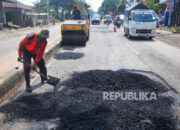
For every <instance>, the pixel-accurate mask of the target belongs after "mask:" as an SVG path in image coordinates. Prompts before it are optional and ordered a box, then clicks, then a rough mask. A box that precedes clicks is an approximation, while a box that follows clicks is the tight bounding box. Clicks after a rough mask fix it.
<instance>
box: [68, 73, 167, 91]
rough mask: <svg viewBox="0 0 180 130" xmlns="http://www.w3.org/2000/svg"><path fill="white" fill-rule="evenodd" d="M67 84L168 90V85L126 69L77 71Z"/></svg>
mask: <svg viewBox="0 0 180 130" xmlns="http://www.w3.org/2000/svg"><path fill="white" fill-rule="evenodd" d="M65 85H66V86H68V87H69V86H70V87H73V88H89V89H91V90H95V91H113V90H115V91H116V90H123V91H125V90H128V91H129V90H132V91H133V90H141V91H148V92H157V93H158V92H159V93H163V92H166V91H167V90H168V89H167V87H165V86H163V85H162V84H160V83H158V82H155V81H152V80H151V79H149V78H148V77H146V76H144V75H141V74H136V73H130V72H127V71H124V70H119V71H111V70H109V71H101V70H95V71H88V72H82V73H78V72H77V73H74V74H73V75H72V78H71V79H70V80H69V81H66V82H65Z"/></svg>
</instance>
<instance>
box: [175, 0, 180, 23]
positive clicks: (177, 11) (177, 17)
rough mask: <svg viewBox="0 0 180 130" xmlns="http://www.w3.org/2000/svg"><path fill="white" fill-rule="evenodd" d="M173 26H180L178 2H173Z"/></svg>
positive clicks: (179, 6) (179, 1) (179, 5)
mask: <svg viewBox="0 0 180 130" xmlns="http://www.w3.org/2000/svg"><path fill="white" fill-rule="evenodd" d="M174 25H175V26H180V0H176V1H175V12H174Z"/></svg>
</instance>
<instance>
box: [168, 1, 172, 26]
mask: <svg viewBox="0 0 180 130" xmlns="http://www.w3.org/2000/svg"><path fill="white" fill-rule="evenodd" d="M169 2H170V5H169V6H170V7H169V19H168V27H171V19H172V18H171V17H172V5H173V4H172V0H169Z"/></svg>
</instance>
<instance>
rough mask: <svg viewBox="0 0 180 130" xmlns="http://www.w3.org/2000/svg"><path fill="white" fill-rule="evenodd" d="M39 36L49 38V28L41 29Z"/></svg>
mask: <svg viewBox="0 0 180 130" xmlns="http://www.w3.org/2000/svg"><path fill="white" fill-rule="evenodd" d="M40 36H41V37H42V38H45V39H47V38H49V30H41V31H40Z"/></svg>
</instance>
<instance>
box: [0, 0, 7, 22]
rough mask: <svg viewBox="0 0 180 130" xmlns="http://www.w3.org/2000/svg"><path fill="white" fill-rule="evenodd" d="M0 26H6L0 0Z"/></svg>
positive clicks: (0, 0)
mask: <svg viewBox="0 0 180 130" xmlns="http://www.w3.org/2000/svg"><path fill="white" fill-rule="evenodd" d="M0 24H6V20H5V14H4V7H3V6H2V0H0Z"/></svg>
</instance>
